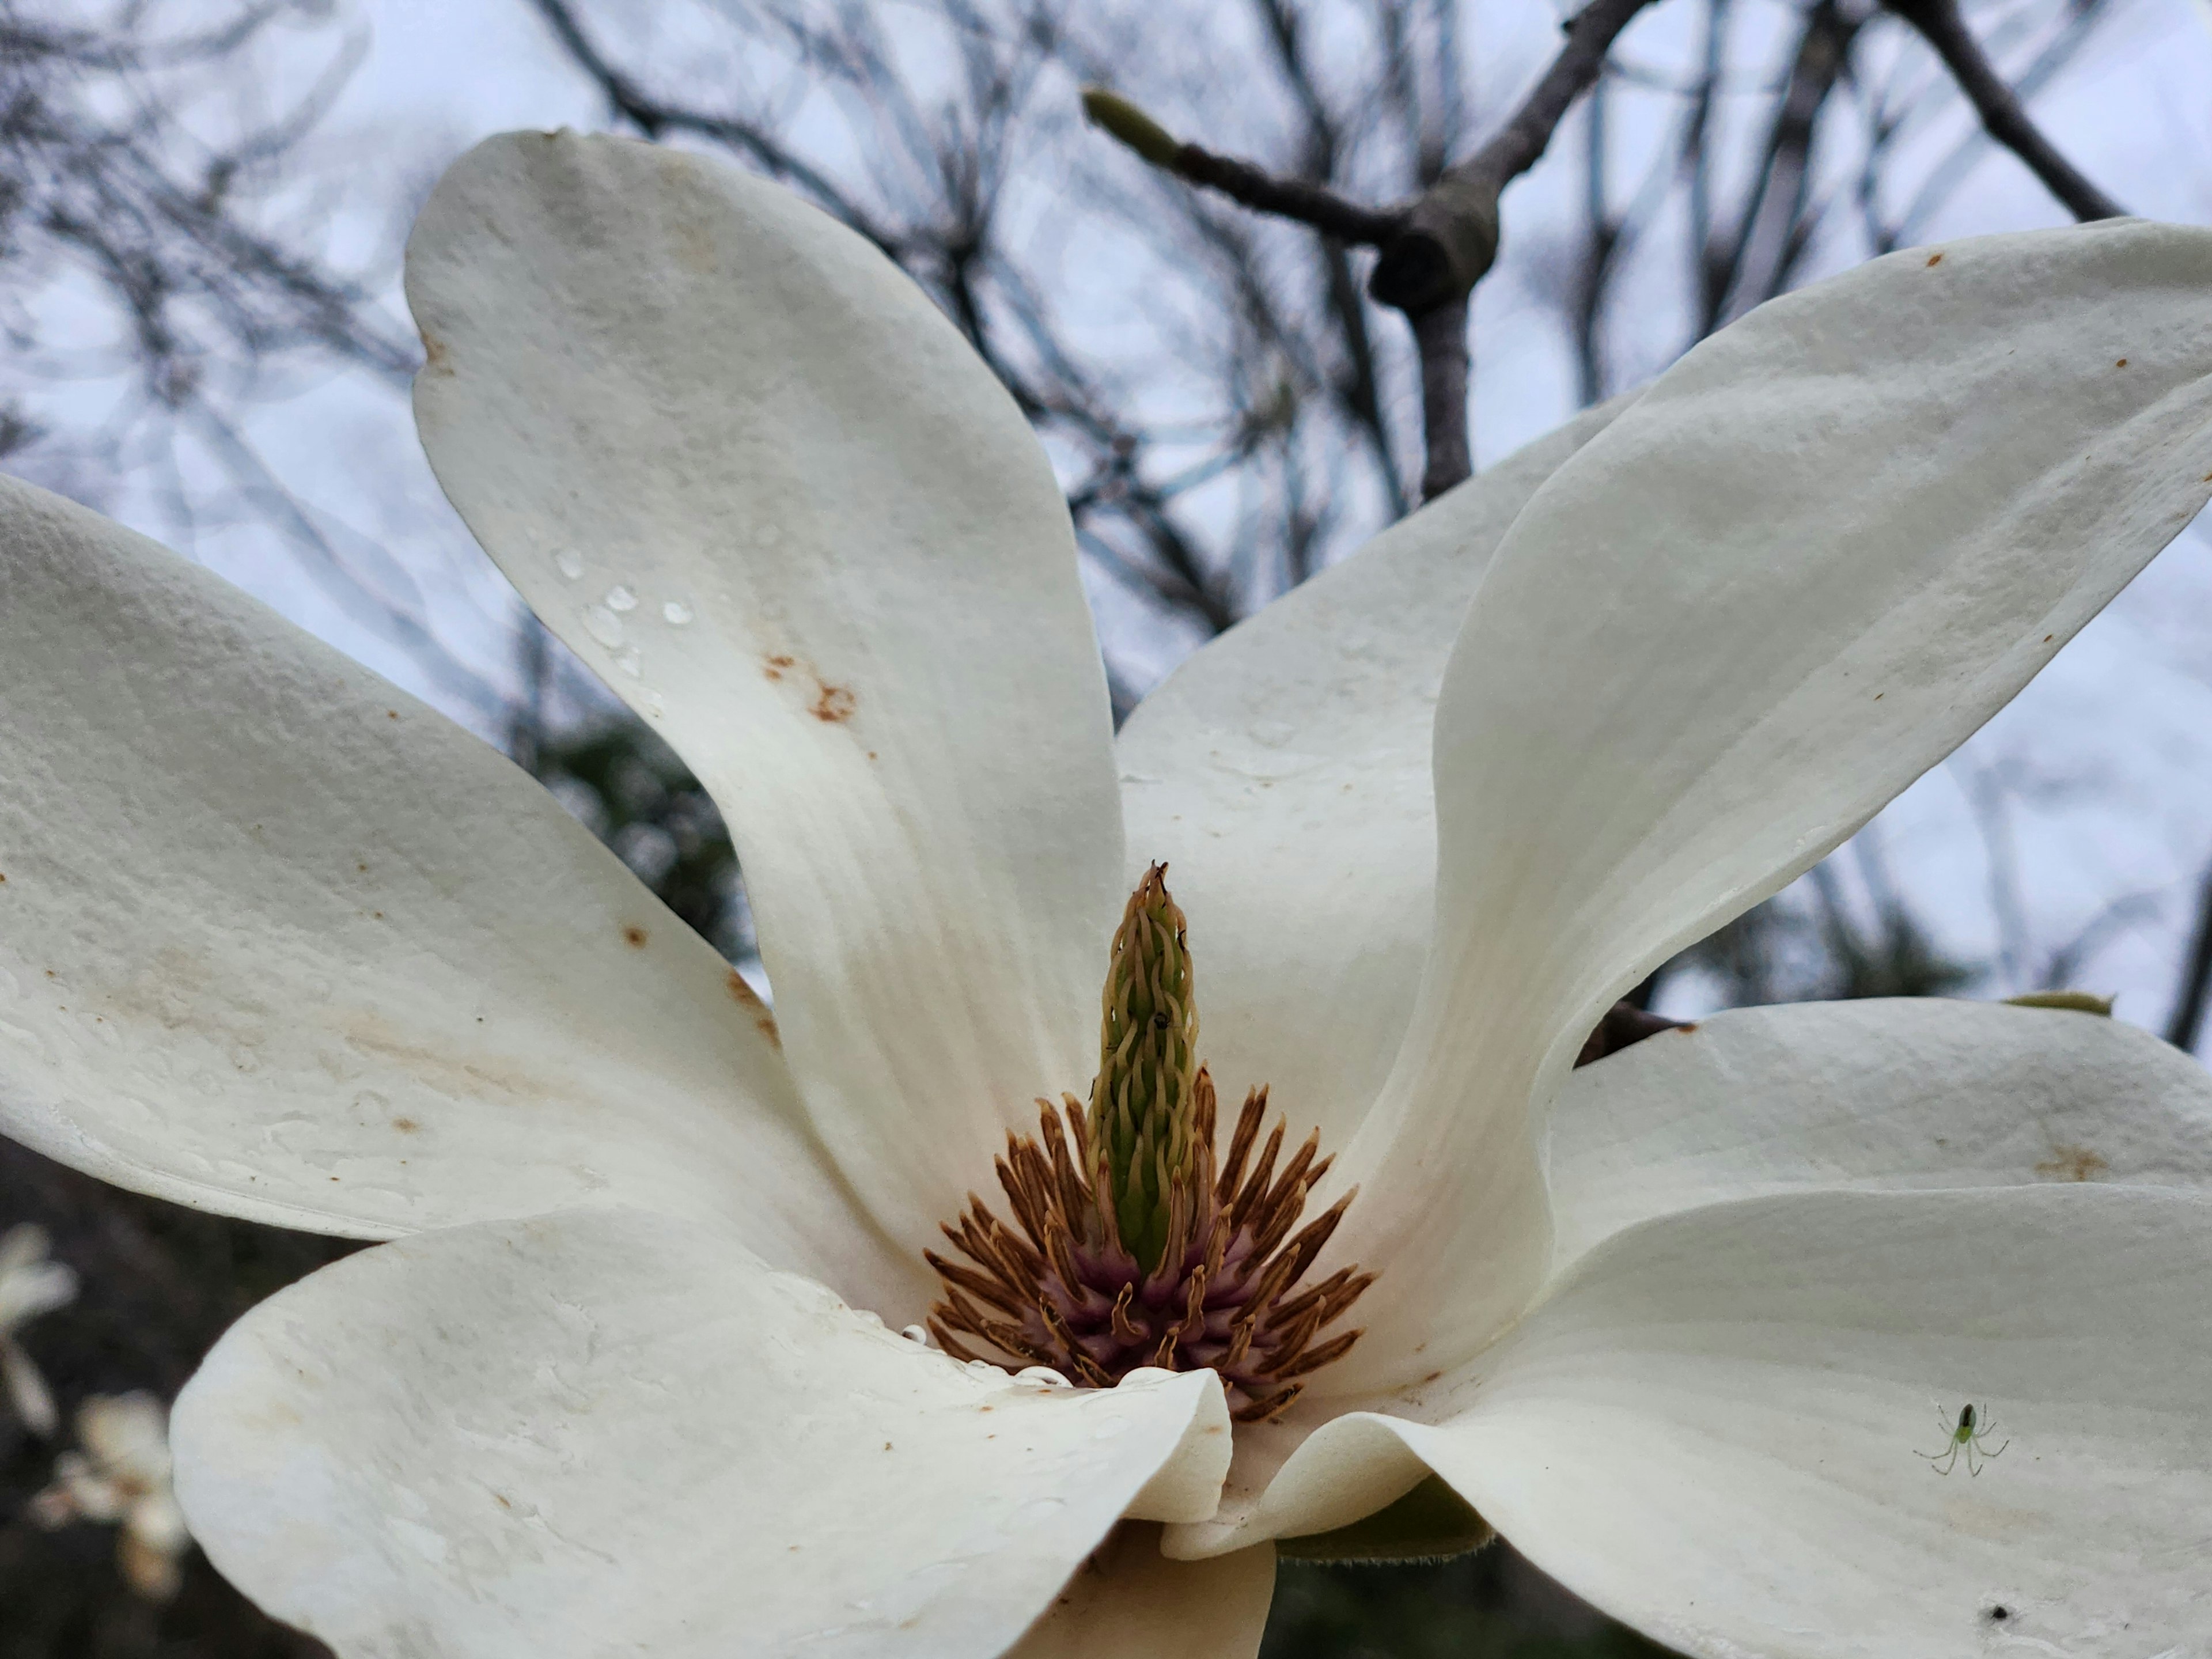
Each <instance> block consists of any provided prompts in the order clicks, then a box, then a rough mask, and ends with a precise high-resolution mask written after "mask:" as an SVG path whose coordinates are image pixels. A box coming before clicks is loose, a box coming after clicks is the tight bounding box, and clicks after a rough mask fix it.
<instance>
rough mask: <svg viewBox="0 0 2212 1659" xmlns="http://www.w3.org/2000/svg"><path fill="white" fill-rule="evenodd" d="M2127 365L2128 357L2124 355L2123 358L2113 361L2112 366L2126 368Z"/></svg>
mask: <svg viewBox="0 0 2212 1659" xmlns="http://www.w3.org/2000/svg"><path fill="white" fill-rule="evenodd" d="M2127 366H2128V360H2127V359H2126V358H2124V357H2121V358H2118V359H2117V360H2116V361H2115V362H2113V364H2112V367H2113V368H2126V367H2127Z"/></svg>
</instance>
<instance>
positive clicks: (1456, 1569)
mask: <svg viewBox="0 0 2212 1659" xmlns="http://www.w3.org/2000/svg"><path fill="white" fill-rule="evenodd" d="M1669 1651H1670V1650H1668V1649H1666V1648H1662V1647H1661V1646H1659V1645H1658V1644H1656V1643H1654V1642H1650V1641H1648V1640H1646V1639H1645V1638H1643V1637H1641V1636H1639V1635H1638V1634H1637V1633H1636V1632H1634V1631H1632V1630H1630V1629H1628V1628H1627V1627H1626V1626H1622V1625H1617V1624H1615V1623H1613V1620H1610V1619H1607V1617H1606V1616H1605V1615H1604V1614H1602V1613H1597V1612H1595V1611H1594V1610H1593V1609H1591V1608H1590V1607H1587V1606H1586V1605H1584V1604H1583V1602H1581V1601H1577V1599H1576V1598H1575V1597H1574V1596H1572V1595H1569V1594H1568V1593H1567V1592H1566V1591H1565V1590H1564V1589H1560V1588H1559V1585H1557V1584H1555V1583H1553V1582H1552V1581H1551V1580H1550V1579H1549V1578H1547V1577H1545V1576H1544V1575H1543V1574H1542V1573H1541V1572H1539V1571H1536V1569H1535V1568H1534V1567H1532V1566H1530V1565H1528V1562H1527V1561H1525V1560H1523V1559H1522V1558H1521V1557H1520V1556H1518V1555H1516V1554H1515V1553H1514V1552H1513V1551H1512V1549H1511V1548H1510V1547H1508V1546H1507V1545H1506V1544H1504V1542H1503V1541H1500V1542H1498V1543H1494V1544H1492V1545H1490V1546H1489V1547H1486V1548H1484V1549H1481V1550H1478V1551H1476V1552H1475V1553H1474V1554H1472V1555H1462V1556H1460V1557H1458V1558H1457V1559H1454V1560H1450V1561H1438V1562H1435V1563H1431V1564H1427V1565H1405V1566H1365V1565H1362V1566H1319V1565H1314V1564H1313V1563H1310V1562H1306V1561H1285V1562H1284V1563H1283V1564H1282V1566H1281V1568H1280V1570H1279V1572H1278V1574H1277V1576H1276V1579H1275V1606H1274V1610H1273V1613H1271V1614H1270V1616H1269V1618H1268V1620H1267V1640H1266V1641H1265V1642H1264V1643H1263V1644H1262V1645H1261V1649H1260V1659H1667V1656H1668V1653H1669Z"/></svg>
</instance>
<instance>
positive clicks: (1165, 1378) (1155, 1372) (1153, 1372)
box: [1115, 1365, 1175, 1389]
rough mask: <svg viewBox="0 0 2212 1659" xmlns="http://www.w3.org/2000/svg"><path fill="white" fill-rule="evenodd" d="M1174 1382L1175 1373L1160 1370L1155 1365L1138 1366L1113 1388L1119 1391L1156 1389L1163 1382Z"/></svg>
mask: <svg viewBox="0 0 2212 1659" xmlns="http://www.w3.org/2000/svg"><path fill="white" fill-rule="evenodd" d="M1174 1380H1175V1373H1174V1372H1173V1371H1170V1370H1161V1369H1160V1368H1159V1367H1158V1366H1157V1365H1139V1366H1138V1367H1137V1369H1136V1370H1133V1371H1131V1372H1130V1373H1129V1374H1128V1375H1127V1376H1125V1377H1123V1378H1122V1379H1121V1381H1120V1382H1119V1383H1115V1387H1116V1388H1121V1389H1157V1388H1158V1387H1159V1386H1160V1384H1161V1383H1170V1382H1173V1381H1174Z"/></svg>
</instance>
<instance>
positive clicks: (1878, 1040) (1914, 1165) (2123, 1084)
mask: <svg viewBox="0 0 2212 1659" xmlns="http://www.w3.org/2000/svg"><path fill="white" fill-rule="evenodd" d="M1551 1175H1552V1202H1553V1211H1554V1214H1555V1215H1556V1217H1557V1219H1558V1224H1559V1244H1558V1249H1559V1263H1560V1264H1561V1266H1562V1267H1564V1266H1565V1264H1566V1263H1568V1262H1570V1261H1573V1260H1574V1259H1575V1258H1576V1257H1577V1256H1579V1255H1583V1253H1584V1252H1585V1251H1587V1250H1589V1249H1592V1248H1593V1247H1594V1246H1595V1245H1596V1244H1598V1243H1601V1241H1602V1240H1604V1239H1606V1238H1607V1237H1611V1236H1612V1235H1613V1234H1614V1233H1617V1232H1619V1231H1621V1230H1622V1229H1623V1228H1626V1227H1631V1226H1633V1225H1636V1224H1637V1223H1638V1222H1639V1221H1646V1220H1650V1219H1651V1218H1654V1217H1656V1216H1662V1215H1666V1214H1668V1213H1670V1212H1674V1211H1676V1210H1687V1209H1694V1208H1696V1207H1698V1206H1700V1205H1705V1204H1714V1203H1719V1202H1722V1201H1723V1200H1728V1199H1735V1198H1752V1197H1756V1196H1758V1195H1759V1194H1765V1193H1779V1192H1789V1191H1793V1190H1802V1189H1807V1188H1827V1189H1843V1188H1858V1189H1865V1190H1874V1191H1882V1190H1889V1191H1895V1190H1899V1189H1902V1188H1936V1187H1993V1186H2027V1185H2033V1184H2036V1183H2039V1182H2054V1181H2100V1182H2125V1183H2136V1184H2146V1185H2152V1186H2166V1187H2181V1188H2197V1189H2203V1188H2212V1073H2207V1072H2206V1071H2205V1069H2204V1067H2203V1066H2201V1065H2200V1064H2198V1063H2197V1061H2196V1060H2192V1059H2191V1058H2190V1057H2189V1056H2188V1055H2187V1054H2183V1053H2182V1052H2181V1051H2180V1050H2179V1049H2178V1048H2173V1047H2172V1046H2171V1045H2170V1044H2167V1043H2164V1042H2160V1041H2159V1040H2158V1039H2157V1038H2156V1037H2154V1036H2151V1035H2150V1034H2149V1033H2148V1031H2143V1030H2137V1029H2136V1027H2134V1026H2131V1025H2128V1024H2123V1023H2122V1022H2120V1021H2118V1020H2112V1019H2100V1018H2097V1017H2096V1016H2095V1015H2093V1014H2081V1013H2061V1012H2052V1011H2051V1010H2047V1009H2038V1008H2013V1007H2007V1006H2004V1005H2003V1004H2002V1003H1993V1002H1948V1001H1942V1000H1937V999H1935V998H1902V999H1898V1000H1866V1001H1861V1002H1827V1003H1797V1004H1794V1005H1787V1006H1780V1007H1773V1008H1740V1009H1735V1010H1733V1011H1731V1012H1727V1013H1722V1014H1716V1015H1714V1016H1713V1017H1712V1018H1710V1019H1708V1020H1705V1021H1703V1022H1702V1023H1700V1024H1699V1025H1697V1026H1696V1027H1694V1028H1686V1029H1685V1030H1680V1031H1673V1032H1668V1033H1665V1034H1663V1035H1662V1036H1657V1037H1654V1038H1652V1039H1650V1041H1648V1042H1640V1043H1638V1044H1637V1045H1636V1046H1635V1047H1634V1048H1629V1049H1626V1050H1625V1051H1623V1052H1622V1053H1620V1054H1615V1055H1613V1056H1612V1057H1611V1058H1610V1059H1608V1060H1605V1061H1603V1062H1602V1063H1601V1064H1599V1065H1595V1066H1583V1067H1582V1068H1581V1069H1580V1070H1578V1071H1577V1072H1575V1073H1573V1075H1572V1076H1571V1078H1570V1079H1568V1081H1567V1083H1566V1085H1565V1087H1564V1088H1563V1089H1561V1090H1560V1091H1559V1101H1558V1103H1557V1104H1556V1105H1555V1106H1554V1107H1553V1116H1552V1144H1551Z"/></svg>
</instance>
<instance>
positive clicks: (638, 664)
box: [615, 645, 645, 679]
mask: <svg viewBox="0 0 2212 1659" xmlns="http://www.w3.org/2000/svg"><path fill="white" fill-rule="evenodd" d="M615 666H616V667H617V668H619V669H621V670H622V671H623V673H625V674H627V675H629V677H630V678H632V679H635V678H637V677H638V676H639V675H640V674H642V673H643V672H645V661H644V659H643V658H642V657H641V656H640V655H639V654H638V649H637V647H635V646H634V645H626V646H624V647H623V648H622V649H621V650H619V651H617V652H616V653H615Z"/></svg>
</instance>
